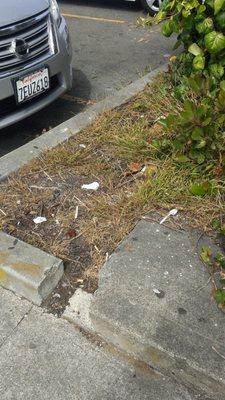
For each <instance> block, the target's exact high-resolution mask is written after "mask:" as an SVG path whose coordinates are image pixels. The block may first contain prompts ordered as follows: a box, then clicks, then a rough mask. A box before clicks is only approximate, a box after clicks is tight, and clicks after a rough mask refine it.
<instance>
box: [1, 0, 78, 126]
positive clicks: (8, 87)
mask: <svg viewBox="0 0 225 400" xmlns="http://www.w3.org/2000/svg"><path fill="white" fill-rule="evenodd" d="M0 1H1V5H0V10H1V12H0V129H1V128H4V127H6V126H9V125H11V124H13V123H15V122H17V121H19V120H21V119H23V118H25V117H27V116H29V115H31V114H33V113H34V112H36V111H38V110H40V109H41V108H43V107H45V106H46V105H48V104H50V103H51V102H52V101H54V100H55V99H56V98H57V97H59V96H60V95H61V94H63V93H64V92H65V91H66V90H69V89H70V88H71V85H72V67H71V59H72V50H71V43H70V37H69V32H68V28H67V25H66V22H65V19H64V18H63V17H62V15H61V14H60V12H59V8H58V4H57V2H56V0H0Z"/></svg>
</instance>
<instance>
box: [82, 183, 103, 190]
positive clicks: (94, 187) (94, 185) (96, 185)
mask: <svg viewBox="0 0 225 400" xmlns="http://www.w3.org/2000/svg"><path fill="white" fill-rule="evenodd" d="M98 188H99V183H98V182H92V183H89V184H87V185H82V186H81V189H86V190H98Z"/></svg>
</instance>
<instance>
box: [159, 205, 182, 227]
mask: <svg viewBox="0 0 225 400" xmlns="http://www.w3.org/2000/svg"><path fill="white" fill-rule="evenodd" d="M177 213H178V210H177V209H176V208H173V209H172V210H170V211H169V212H168V214H167V215H166V216H165V217H164V218H163V219H162V220H161V221H160V225H161V224H163V222H165V221H166V220H167V219H168V218H169V217H171V216H175V215H176V214H177Z"/></svg>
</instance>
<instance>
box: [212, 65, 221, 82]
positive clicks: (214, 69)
mask: <svg viewBox="0 0 225 400" xmlns="http://www.w3.org/2000/svg"><path fill="white" fill-rule="evenodd" d="M209 71H210V73H211V75H213V76H215V78H217V79H220V78H222V76H223V75H224V68H223V67H222V66H221V65H220V64H211V65H209Z"/></svg>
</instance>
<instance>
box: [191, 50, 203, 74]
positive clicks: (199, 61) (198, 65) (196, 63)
mask: <svg viewBox="0 0 225 400" xmlns="http://www.w3.org/2000/svg"><path fill="white" fill-rule="evenodd" d="M193 68H194V69H195V70H196V71H201V70H203V69H204V68H205V57H203V56H202V55H200V54H199V55H198V56H196V57H195V58H194V60H193Z"/></svg>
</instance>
